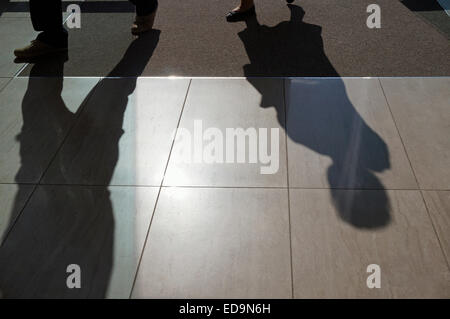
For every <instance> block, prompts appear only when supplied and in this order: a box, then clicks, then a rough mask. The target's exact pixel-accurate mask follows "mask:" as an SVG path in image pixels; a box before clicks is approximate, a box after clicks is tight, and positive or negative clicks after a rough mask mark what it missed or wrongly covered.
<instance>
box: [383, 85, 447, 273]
mask: <svg viewBox="0 0 450 319" xmlns="http://www.w3.org/2000/svg"><path fill="white" fill-rule="evenodd" d="M378 82H379V83H380V86H381V90H382V92H383V95H384V99H385V100H386V104H387V106H388V109H389V112H390V113H391V117H392V121H393V122H394V125H395V129H396V130H397V134H398V136H399V137H400V141H401V142H402V146H403V150H404V151H405V154H406V158H407V159H408V162H409V166H410V167H411V171H412V173H413V175H414V178H415V180H416V184H417V187H420V184H419V181H418V179H417V175H416V172H415V171H414V167H413V165H412V163H411V160H410V158H409V155H408V151H407V150H406V147H405V143H404V142H403V138H402V135H401V134H400V130H399V129H398V126H397V121H396V120H395V117H394V114H393V113H392V109H391V105H390V104H389V101H388V98H387V96H386V92H385V91H384V87H383V84H382V83H381V80H380V79H378ZM420 197H421V198H422V203H423V205H424V206H425V210H426V211H427V215H428V218H429V219H430V222H431V226H432V227H433V230H434V234H435V236H436V239H437V241H438V243H439V247H440V248H441V252H442V255H443V257H444V260H445V262H446V263H447V268H448V270H449V271H450V263H449V261H448V260H447V256H446V254H445V250H444V247H443V245H442V242H441V239H440V238H439V235H438V232H437V230H436V226H435V225H434V222H433V218H432V217H431V214H430V211H429V209H428V205H427V203H426V201H425V197H424V196H423V190H420Z"/></svg>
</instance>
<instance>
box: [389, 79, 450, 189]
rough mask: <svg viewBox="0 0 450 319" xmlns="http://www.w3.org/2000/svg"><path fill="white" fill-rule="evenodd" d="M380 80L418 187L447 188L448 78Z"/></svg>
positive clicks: (449, 173)
mask: <svg viewBox="0 0 450 319" xmlns="http://www.w3.org/2000/svg"><path fill="white" fill-rule="evenodd" d="M381 84H382V86H383V89H384V91H385V93H386V97H387V100H388V102H389V105H390V107H391V109H392V113H393V115H394V119H395V121H396V123H397V126H398V129H399V132H400V135H401V136H402V139H403V142H404V144H405V148H406V151H407V152H408V156H409V158H410V160H411V165H412V166H413V169H414V172H415V174H416V176H417V179H418V181H419V185H420V187H421V188H425V189H450V138H449V136H450V125H449V123H450V90H449V87H450V78H448V77H446V78H404V79H395V78H392V79H381Z"/></svg>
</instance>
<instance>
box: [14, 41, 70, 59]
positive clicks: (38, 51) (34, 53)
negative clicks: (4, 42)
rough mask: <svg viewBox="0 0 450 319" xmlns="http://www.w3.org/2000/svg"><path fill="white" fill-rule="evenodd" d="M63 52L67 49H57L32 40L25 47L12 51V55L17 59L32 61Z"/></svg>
mask: <svg viewBox="0 0 450 319" xmlns="http://www.w3.org/2000/svg"><path fill="white" fill-rule="evenodd" d="M64 51H67V48H58V47H54V46H51V45H48V44H46V43H44V42H42V41H39V40H33V41H31V43H30V44H29V45H27V46H26V47H24V48H20V49H16V50H14V55H15V56H16V57H17V58H19V59H32V58H36V57H40V56H43V55H47V54H53V53H58V52H64Z"/></svg>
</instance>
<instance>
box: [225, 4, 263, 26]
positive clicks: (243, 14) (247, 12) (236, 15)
mask: <svg viewBox="0 0 450 319" xmlns="http://www.w3.org/2000/svg"><path fill="white" fill-rule="evenodd" d="M254 15H256V10H255V6H251V7H250V8H246V9H244V8H241V7H238V8H236V9H234V10H232V11H230V12H228V13H227V15H226V19H227V21H228V22H237V21H245V20H247V19H248V18H250V17H252V16H254Z"/></svg>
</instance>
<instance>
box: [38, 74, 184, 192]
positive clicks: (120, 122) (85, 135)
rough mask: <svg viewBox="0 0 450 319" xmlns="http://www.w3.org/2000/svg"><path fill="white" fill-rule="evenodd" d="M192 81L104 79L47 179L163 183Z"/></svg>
mask: <svg viewBox="0 0 450 319" xmlns="http://www.w3.org/2000/svg"><path fill="white" fill-rule="evenodd" d="M188 84H189V80H184V79H182V80H169V79H146V78H141V79H138V80H136V78H121V79H104V80H102V81H101V82H100V83H99V84H98V85H97V87H96V88H95V91H94V92H93V94H92V96H91V98H90V99H89V101H88V102H87V105H86V108H85V110H84V112H83V113H82V115H81V116H80V119H79V121H78V123H77V125H76V126H75V127H74V129H73V130H72V131H71V133H70V136H69V137H68V138H67V140H66V142H65V143H64V145H63V147H62V148H61V150H60V152H59V153H58V155H57V156H56V158H55V159H54V161H53V162H52V164H51V166H50V168H49V170H48V173H47V174H46V176H45V177H44V179H43V183H50V184H53V183H57V184H83V185H153V186H159V185H160V184H161V180H162V177H163V174H164V169H165V166H166V163H167V160H168V157H169V152H170V148H171V145H172V141H173V135H174V132H175V129H176V126H177V123H178V120H179V117H180V113H181V109H182V106H183V102H184V99H185V96H186V93H187V88H188Z"/></svg>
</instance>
